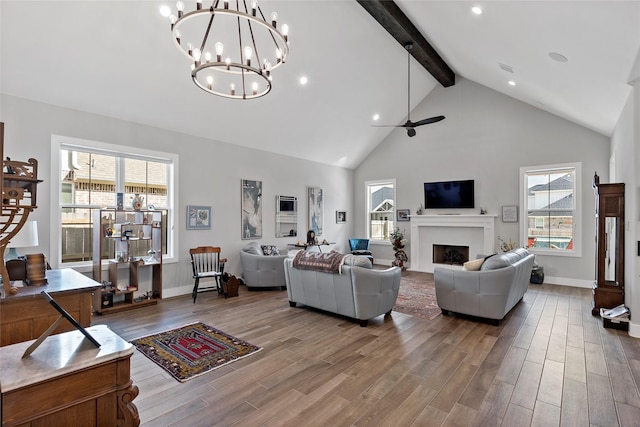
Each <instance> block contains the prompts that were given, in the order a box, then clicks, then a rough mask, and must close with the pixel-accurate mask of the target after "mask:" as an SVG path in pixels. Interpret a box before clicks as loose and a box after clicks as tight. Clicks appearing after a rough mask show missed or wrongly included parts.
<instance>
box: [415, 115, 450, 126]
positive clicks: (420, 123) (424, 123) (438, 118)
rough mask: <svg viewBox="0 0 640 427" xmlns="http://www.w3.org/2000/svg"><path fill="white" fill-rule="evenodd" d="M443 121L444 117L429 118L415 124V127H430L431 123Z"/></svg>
mask: <svg viewBox="0 0 640 427" xmlns="http://www.w3.org/2000/svg"><path fill="white" fill-rule="evenodd" d="M441 120H444V116H435V117H429V118H428V119H423V120H418V121H417V122H413V127H415V126H422V125H428V124H430V123H436V122H439V121H441Z"/></svg>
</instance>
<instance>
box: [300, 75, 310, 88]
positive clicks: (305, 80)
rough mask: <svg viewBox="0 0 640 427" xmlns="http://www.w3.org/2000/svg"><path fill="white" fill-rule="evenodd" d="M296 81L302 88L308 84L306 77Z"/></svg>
mask: <svg viewBox="0 0 640 427" xmlns="http://www.w3.org/2000/svg"><path fill="white" fill-rule="evenodd" d="M298 81H299V82H300V84H301V85H303V86H304V85H306V84H307V83H308V82H309V79H307V76H302V77H300V79H299V80H298Z"/></svg>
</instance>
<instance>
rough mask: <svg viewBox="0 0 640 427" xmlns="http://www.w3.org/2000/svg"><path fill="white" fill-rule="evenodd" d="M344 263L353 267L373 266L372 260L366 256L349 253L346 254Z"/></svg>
mask: <svg viewBox="0 0 640 427" xmlns="http://www.w3.org/2000/svg"><path fill="white" fill-rule="evenodd" d="M342 265H349V266H352V267H363V268H373V266H372V265H371V260H370V259H369V258H368V257H366V256H358V255H353V254H347V255H345V256H344V259H343V261H342Z"/></svg>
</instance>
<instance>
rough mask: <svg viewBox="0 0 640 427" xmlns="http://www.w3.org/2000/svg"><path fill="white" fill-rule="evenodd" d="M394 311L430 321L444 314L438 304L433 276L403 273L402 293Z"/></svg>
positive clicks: (410, 272)
mask: <svg viewBox="0 0 640 427" xmlns="http://www.w3.org/2000/svg"><path fill="white" fill-rule="evenodd" d="M393 310H394V311H398V312H400V313H404V314H409V315H411V316H417V317H422V318H425V319H429V320H432V319H434V318H435V317H437V316H438V315H440V314H442V311H441V310H440V307H438V303H437V302H436V288H435V284H434V282H433V274H431V273H418V272H413V271H404V272H402V279H401V280H400V291H399V292H398V299H397V300H396V305H395V306H394V307H393Z"/></svg>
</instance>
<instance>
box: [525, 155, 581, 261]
mask: <svg viewBox="0 0 640 427" xmlns="http://www.w3.org/2000/svg"><path fill="white" fill-rule="evenodd" d="M521 179H522V185H521V189H522V190H521V191H522V201H523V202H522V208H521V212H522V215H521V218H523V221H522V224H521V225H522V242H524V244H525V245H526V246H527V247H528V248H529V249H530V250H531V251H532V252H534V253H540V254H545V255H568V256H580V253H581V249H580V245H579V243H580V236H581V234H580V229H581V224H580V222H581V221H580V219H581V218H580V209H578V207H579V206H580V202H579V195H580V164H579V163H572V164H564V165H553V166H540V167H529V168H521Z"/></svg>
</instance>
